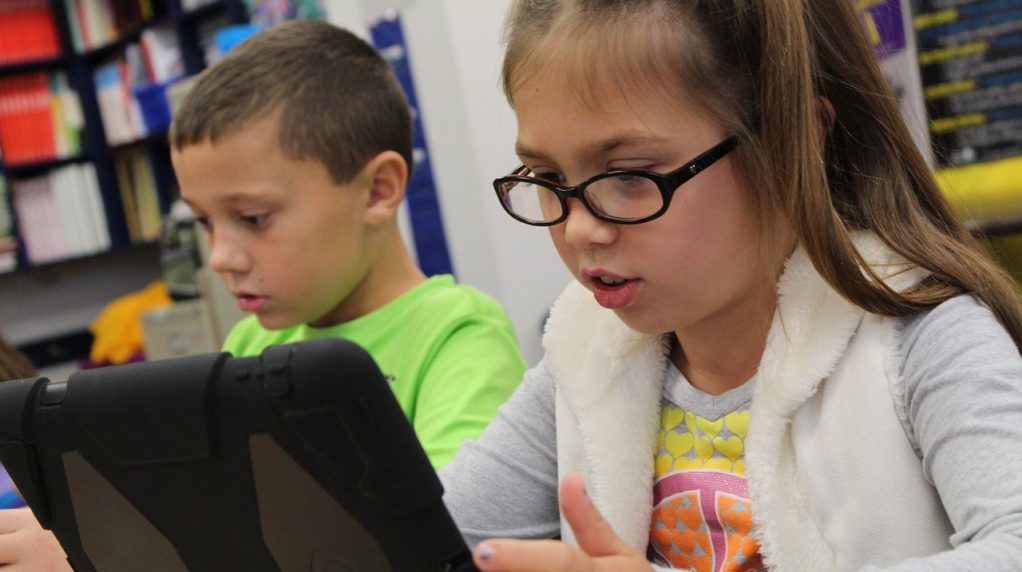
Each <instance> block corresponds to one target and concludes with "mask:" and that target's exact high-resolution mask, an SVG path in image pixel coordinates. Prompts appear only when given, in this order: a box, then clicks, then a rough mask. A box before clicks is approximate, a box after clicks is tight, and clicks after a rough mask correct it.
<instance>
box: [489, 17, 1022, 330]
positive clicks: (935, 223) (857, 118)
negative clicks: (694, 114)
mask: <svg viewBox="0 0 1022 572" xmlns="http://www.w3.org/2000/svg"><path fill="white" fill-rule="evenodd" d="M505 34H506V40H507V52H506V56H505V60H504V70H503V82H504V90H505V93H506V94H507V96H508V98H509V100H510V101H511V102H512V105H513V103H514V101H513V99H514V93H515V90H516V89H517V87H519V86H520V85H521V84H522V82H524V81H525V80H526V79H527V78H528V77H529V76H530V75H531V74H533V73H535V72H536V71H537V70H538V69H539V68H540V67H542V66H543V65H546V63H547V62H548V60H549V59H550V57H551V56H552V55H553V54H554V53H555V52H556V54H557V57H558V58H564V57H571V54H574V55H575V61H574V62H573V64H574V65H572V66H564V67H565V68H574V69H575V70H576V71H575V72H573V73H574V75H575V77H576V78H578V79H579V81H580V84H583V83H584V82H585V78H587V77H591V76H593V75H594V74H603V77H605V78H606V77H611V78H614V80H615V81H617V82H619V84H620V82H622V81H624V80H623V79H622V76H623V75H628V74H630V75H632V76H634V80H635V81H644V82H646V83H647V84H654V83H657V82H658V81H659V83H660V85H661V86H664V84H665V83H666V84H667V85H668V88H670V87H673V88H676V89H674V90H673V93H674V96H675V97H677V96H678V94H679V93H680V94H682V95H683V97H685V98H686V99H687V100H688V101H690V102H691V103H693V104H695V105H696V106H697V107H698V108H700V109H702V110H704V111H705V112H706V113H708V114H709V115H710V116H711V117H713V118H715V119H716V120H718V121H719V122H720V123H721V124H722V125H723V126H724V127H725V128H727V129H729V130H731V131H732V132H733V133H735V134H736V135H737V136H738V137H739V138H740V139H741V142H742V143H741V146H740V147H739V148H738V155H737V156H738V161H739V164H740V165H741V167H742V169H743V171H744V172H745V173H746V175H747V176H748V178H749V180H750V181H751V183H752V185H751V186H752V188H753V189H756V192H757V196H756V197H755V198H756V200H757V201H758V203H759V205H760V207H761V208H760V211H761V214H762V216H763V217H764V220H766V219H768V218H770V217H771V216H776V215H780V216H781V217H782V218H783V219H784V220H786V221H787V222H788V223H789V225H790V227H791V230H792V232H794V234H795V237H796V240H797V241H798V243H799V244H800V245H801V246H802V247H803V248H805V250H806V252H807V253H808V254H809V257H810V258H811V259H812V261H813V264H814V266H815V267H816V269H817V271H818V272H819V273H820V274H821V275H822V276H823V278H824V279H826V280H827V282H828V283H830V284H831V286H833V287H834V288H835V289H836V290H837V291H838V292H840V293H841V294H842V295H844V296H845V297H846V298H847V299H849V300H850V301H851V302H852V303H854V304H856V305H858V306H859V307H861V308H863V309H865V310H867V311H869V312H872V313H875V314H880V315H885V316H908V315H911V314H914V313H917V312H919V311H921V310H925V309H927V308H931V307H933V306H935V305H937V304H939V303H941V302H943V301H944V300H947V299H948V298H951V297H953V296H956V295H959V294H962V293H971V294H974V295H975V296H977V297H978V298H979V299H981V300H982V301H983V302H984V303H985V304H986V305H987V306H989V307H990V309H991V310H992V311H993V313H994V314H995V315H996V316H997V318H998V320H1000V322H1001V323H1002V324H1003V325H1004V327H1005V328H1006V329H1007V331H1008V332H1009V333H1010V334H1011V336H1012V338H1013V339H1014V341H1015V344H1016V346H1018V347H1022V305H1020V302H1019V297H1018V293H1017V291H1016V290H1015V287H1014V283H1013V282H1012V280H1011V279H1010V278H1009V277H1008V276H1007V274H1006V273H1005V272H1004V271H1003V270H1002V269H1001V268H1000V267H999V266H998V265H997V264H996V263H994V262H993V261H992V260H991V259H990V258H989V256H987V255H986V253H985V252H984V251H983V250H982V248H981V247H980V246H979V244H978V243H977V241H976V240H975V239H974V238H973V237H972V235H971V234H970V233H969V232H968V231H967V230H966V228H965V227H964V225H963V224H962V222H961V220H960V219H959V218H958V216H957V215H956V213H955V212H954V211H953V210H952V208H951V206H950V204H949V203H948V201H947V200H946V198H945V197H944V195H943V193H942V192H941V190H940V189H939V188H938V186H937V184H936V182H935V181H934V178H933V175H932V173H931V172H930V169H929V167H928V165H927V164H926V162H925V161H924V159H923V158H922V155H921V154H920V152H919V150H918V149H917V148H916V146H915V143H914V142H913V140H912V137H911V135H910V134H909V131H908V129H907V128H906V126H905V124H904V120H903V118H902V116H901V113H900V110H899V109H898V105H897V101H896V99H895V97H894V95H893V93H892V91H891V89H890V87H889V85H888V84H887V81H886V80H885V79H884V77H883V75H882V74H881V73H880V70H879V67H878V65H877V63H876V59H875V56H874V53H873V50H872V48H871V47H870V46H869V44H868V42H867V40H866V38H865V34H864V33H863V30H862V27H861V23H860V21H859V18H858V16H857V15H856V13H855V10H854V9H853V7H852V3H851V0H517V1H516V2H515V3H514V4H513V6H512V8H511V11H510V13H509V17H508V21H507V26H506V30H505ZM576 46H581V47H576ZM663 76H668V77H669V79H658V78H662V77H663ZM580 89H582V90H584V89H585V88H584V87H582V88H580ZM855 230H870V231H873V232H874V233H876V235H877V236H879V237H880V238H881V239H882V240H883V241H884V242H885V243H887V244H888V246H890V247H891V248H892V249H893V250H894V251H895V252H897V253H898V254H900V255H901V256H902V257H904V258H905V259H906V260H908V261H910V262H912V263H913V264H915V265H917V266H919V267H920V268H923V269H925V270H926V271H928V273H929V276H928V278H926V279H924V280H923V281H922V282H921V283H919V284H918V285H917V286H916V287H914V288H912V289H910V290H907V291H902V292H898V291H896V290H894V289H892V288H890V287H888V286H887V285H886V284H885V283H884V282H883V281H882V280H881V279H880V278H879V277H878V276H877V275H876V274H875V273H874V271H873V269H871V268H870V267H869V266H868V265H867V264H866V263H865V261H864V260H863V259H862V257H861V255H860V254H859V252H858V251H857V250H856V248H855V247H854V245H853V244H852V238H851V233H852V231H855Z"/></svg>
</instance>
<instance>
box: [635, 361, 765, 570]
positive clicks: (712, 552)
mask: <svg viewBox="0 0 1022 572" xmlns="http://www.w3.org/2000/svg"><path fill="white" fill-rule="evenodd" d="M669 370H670V371H669V372H668V378H667V380H666V381H665V384H664V400H663V407H662V413H661V417H660V435H659V441H658V450H657V458H656V480H655V484H654V486H653V503H654V508H653V516H652V518H651V522H650V535H649V538H650V542H649V553H650V554H649V556H650V557H651V559H652V560H653V562H655V563H657V564H660V565H665V566H670V567H672V568H681V569H683V570H694V571H696V572H757V571H763V570H765V568H764V567H763V563H762V560H761V558H760V556H759V544H758V543H757V542H756V540H755V539H754V538H753V537H752V506H751V503H750V502H749V495H748V491H747V488H746V479H745V436H746V434H747V433H748V428H749V403H750V400H751V396H752V384H753V382H752V381H750V382H747V383H745V384H744V385H742V386H741V387H738V388H736V389H734V390H732V391H729V392H727V393H724V394H722V395H719V396H713V395H709V394H706V393H703V392H701V391H699V390H697V389H695V388H694V387H692V386H691V385H690V384H689V383H688V380H686V379H685V378H684V376H682V374H681V372H679V371H678V370H677V369H675V368H673V367H671V368H669Z"/></svg>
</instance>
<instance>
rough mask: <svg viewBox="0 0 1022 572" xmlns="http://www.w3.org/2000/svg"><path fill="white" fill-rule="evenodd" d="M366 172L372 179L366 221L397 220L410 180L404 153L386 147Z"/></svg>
mask: <svg viewBox="0 0 1022 572" xmlns="http://www.w3.org/2000/svg"><path fill="white" fill-rule="evenodd" d="M363 173H364V176H365V177H366V178H368V180H369V193H368V195H367V197H366V204H365V212H364V214H363V217H364V219H365V222H366V223H367V224H369V225H373V226H375V225H379V224H383V223H385V222H387V221H390V220H393V219H394V218H395V217H396V215H397V210H398V208H399V207H400V206H401V201H402V200H404V198H405V185H407V184H408V165H407V164H406V163H405V160H404V157H402V156H401V154H400V153H398V152H396V151H383V152H382V153H380V154H379V155H377V156H375V157H373V158H372V159H370V160H369V162H368V163H367V164H366V166H365V169H364V170H363Z"/></svg>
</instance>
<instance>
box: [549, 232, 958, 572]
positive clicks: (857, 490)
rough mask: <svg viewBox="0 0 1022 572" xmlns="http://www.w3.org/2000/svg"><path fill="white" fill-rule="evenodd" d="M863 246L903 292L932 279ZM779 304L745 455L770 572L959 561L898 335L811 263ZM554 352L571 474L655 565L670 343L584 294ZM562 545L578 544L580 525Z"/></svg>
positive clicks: (783, 284)
mask: <svg viewBox="0 0 1022 572" xmlns="http://www.w3.org/2000/svg"><path fill="white" fill-rule="evenodd" d="M856 243H857V245H858V247H859V249H860V252H862V253H863V255H864V257H865V258H866V259H867V261H869V262H870V264H871V265H873V267H874V268H875V269H877V271H878V272H879V273H881V274H882V275H886V276H889V277H888V278H887V279H886V280H887V282H888V284H890V285H891V286H892V287H895V288H898V289H900V288H905V287H907V286H908V285H911V284H913V283H914V282H915V281H916V280H918V275H919V274H918V273H917V272H915V271H908V272H905V271H904V270H905V268H906V267H905V266H904V265H898V264H893V263H891V262H889V261H890V260H892V259H893V257H891V256H890V255H889V253H888V250H887V249H886V248H885V247H883V246H882V245H881V244H880V243H879V241H877V240H876V239H874V238H872V237H870V236H868V235H863V236H860V237H858V238H857V240H856ZM899 271H900V272H899ZM778 292H779V299H778V309H777V312H776V314H775V316H774V320H773V323H772V325H771V328H770V332H769V334H768V336H767V342H766V347H765V350H764V352H763V357H762V360H761V362H760V366H759V372H758V377H757V381H756V386H755V388H754V389H753V398H752V405H751V408H750V416H751V418H750V424H749V435H748V437H747V438H746V443H745V447H746V467H747V477H748V487H749V496H750V498H751V500H752V502H753V518H754V522H755V524H756V531H755V534H756V536H757V538H758V540H759V542H760V553H761V554H762V556H763V558H764V562H765V563H766V564H767V566H768V567H769V568H770V569H771V570H772V571H773V572H787V571H795V572H803V571H812V572H824V571H828V570H850V569H854V568H857V567H859V566H862V565H865V564H875V565H885V564H892V563H894V562H897V561H900V560H903V559H905V558H908V557H912V556H922V555H927V554H932V553H935V552H939V551H942V550H946V549H948V548H950V544H949V541H948V538H949V536H950V535H951V533H952V532H953V530H952V527H951V525H950V524H949V522H948V520H947V517H946V515H945V512H944V510H943V507H942V505H941V504H940V499H939V498H938V496H937V493H936V491H935V489H934V488H933V487H932V486H931V485H930V484H928V483H927V482H926V481H925V479H924V477H923V474H922V468H921V464H920V460H919V457H918V456H917V453H916V450H915V448H914V437H913V436H912V435H911V434H910V433H909V434H906V431H908V430H909V426H908V423H907V418H906V415H905V408H904V403H903V401H902V396H901V395H898V394H897V392H896V389H897V388H898V387H900V383H897V381H898V379H897V375H898V365H899V363H900V358H899V355H898V348H897V347H896V342H897V332H896V331H895V327H896V321H895V320H890V319H884V318H879V317H876V316H872V315H867V314H866V313H865V312H864V311H863V310H861V309H859V308H858V307H856V306H854V305H853V304H851V303H849V302H848V301H846V300H844V299H843V298H842V297H841V296H840V295H838V294H837V292H835V291H834V290H833V289H832V288H831V287H830V286H829V285H827V283H826V282H825V281H824V280H823V278H822V277H821V276H820V275H819V274H818V273H817V272H816V270H815V269H814V268H813V266H812V263H811V262H810V261H809V258H808V256H807V255H806V254H805V252H804V251H803V250H801V249H799V250H796V252H795V253H794V254H793V255H792V256H791V258H790V259H789V260H788V262H787V264H786V267H785V271H784V274H783V276H782V277H781V280H780V282H779V283H778ZM543 344H544V346H545V348H546V358H545V359H546V361H547V364H548V365H549V367H550V369H551V372H552V373H553V374H554V376H555V378H556V379H557V400H556V415H557V454H558V473H559V476H561V477H563V476H564V475H565V474H567V473H572V472H575V473H581V474H582V475H583V477H584V479H585V482H586V488H587V492H588V493H589V495H590V497H591V498H592V499H593V502H594V503H595V504H596V506H597V508H599V509H600V511H601V513H602V514H603V515H604V516H605V517H606V518H607V520H608V521H609V522H610V523H611V525H612V526H613V527H614V530H615V531H617V533H618V534H619V535H620V536H621V537H622V538H623V539H624V540H625V541H626V542H628V543H629V544H631V545H633V546H635V547H636V548H637V549H639V550H640V551H642V552H645V550H646V545H647V543H648V538H649V526H650V515H651V513H652V509H653V478H654V477H653V475H654V467H653V462H654V456H655V449H656V435H657V430H658V429H659V423H660V399H661V381H662V379H663V373H664V368H665V367H667V363H668V360H667V352H668V349H669V347H668V342H667V337H666V336H648V335H644V334H640V333H637V332H635V331H633V330H631V329H629V328H628V327H627V326H625V325H624V323H622V322H621V321H620V320H619V319H618V318H617V316H616V315H615V314H614V313H613V312H612V311H609V310H605V309H603V308H601V307H600V306H599V305H597V304H596V302H595V300H594V299H593V296H592V294H591V293H589V292H588V291H587V290H586V289H585V288H584V287H582V286H581V285H580V284H578V283H572V284H571V285H570V286H568V288H567V289H566V290H565V292H564V293H563V294H562V295H561V297H560V298H559V299H558V301H557V302H556V303H555V305H554V307H553V309H552V311H551V315H550V319H549V321H548V322H547V331H546V334H545V335H544V339H543ZM562 535H563V537H564V538H565V539H566V540H568V541H570V542H574V537H573V534H572V532H571V530H570V528H569V527H568V526H567V524H566V523H564V522H562Z"/></svg>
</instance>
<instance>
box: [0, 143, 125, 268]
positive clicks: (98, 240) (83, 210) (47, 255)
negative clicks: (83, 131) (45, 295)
mask: <svg viewBox="0 0 1022 572" xmlns="http://www.w3.org/2000/svg"><path fill="white" fill-rule="evenodd" d="M11 187H12V190H13V193H14V211H15V213H17V215H18V226H19V230H20V231H21V232H20V234H21V240H22V241H23V242H24V246H25V255H26V257H27V258H28V261H29V263H31V264H41V263H45V262H54V261H57V260H63V259H65V258H73V257H77V256H85V255H88V254H93V253H96V252H102V251H105V250H108V249H109V248H110V234H109V232H108V230H107V220H106V214H105V212H104V210H103V200H102V198H101V197H100V194H99V184H98V182H97V180H96V170H95V168H94V167H93V166H92V164H91V163H82V164H75V165H68V166H65V167H61V168H59V169H53V170H51V171H49V173H47V174H46V175H41V176H38V177H34V178H26V179H18V180H16V181H13V182H12V183H11Z"/></svg>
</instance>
